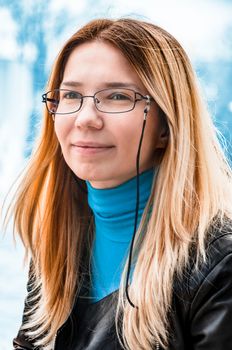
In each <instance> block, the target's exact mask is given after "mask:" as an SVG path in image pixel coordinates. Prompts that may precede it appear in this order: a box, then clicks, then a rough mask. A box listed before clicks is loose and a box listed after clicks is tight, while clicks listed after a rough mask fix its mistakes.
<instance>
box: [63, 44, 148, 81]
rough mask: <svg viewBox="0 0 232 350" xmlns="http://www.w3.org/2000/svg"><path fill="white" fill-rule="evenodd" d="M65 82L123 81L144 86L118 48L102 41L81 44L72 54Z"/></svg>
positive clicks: (67, 66) (66, 68) (68, 62)
mask: <svg viewBox="0 0 232 350" xmlns="http://www.w3.org/2000/svg"><path fill="white" fill-rule="evenodd" d="M64 81H76V82H78V83H80V84H86V85H87V84H89V85H91V84H95V85H101V84H102V83H104V82H105V83H110V82H112V81H115V82H117V81H122V82H126V83H131V84H134V85H135V84H136V85H138V86H140V87H142V86H143V85H142V83H141V81H140V78H139V77H138V75H137V73H136V72H135V70H134V68H133V67H132V65H131V64H130V62H129V61H128V60H127V58H126V57H125V56H124V55H123V53H122V52H121V51H120V50H119V49H118V48H117V47H116V46H114V45H112V44H110V43H107V42H102V41H92V42H87V43H84V44H81V45H79V46H78V47H76V48H75V49H74V50H73V51H72V52H71V54H70V56H69V58H68V60H67V63H66V65H65V69H64V75H63V82H64Z"/></svg>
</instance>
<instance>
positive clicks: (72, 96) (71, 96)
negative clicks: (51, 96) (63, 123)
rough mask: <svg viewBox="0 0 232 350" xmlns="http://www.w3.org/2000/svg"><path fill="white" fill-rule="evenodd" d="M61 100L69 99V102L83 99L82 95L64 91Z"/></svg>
mask: <svg viewBox="0 0 232 350" xmlns="http://www.w3.org/2000/svg"><path fill="white" fill-rule="evenodd" d="M61 98H62V99H67V100H73V99H74V100H76V99H81V98H82V95H81V94H80V93H79V92H76V91H62V92H61Z"/></svg>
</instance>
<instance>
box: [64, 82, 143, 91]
mask: <svg viewBox="0 0 232 350" xmlns="http://www.w3.org/2000/svg"><path fill="white" fill-rule="evenodd" d="M61 85H62V86H67V87H81V86H83V85H84V84H83V83H81V82H79V81H73V80H70V81H63V82H62V83H61ZM101 85H102V86H103V88H104V87H105V88H120V87H121V88H122V87H124V88H134V89H135V90H141V88H140V87H139V86H138V85H136V84H134V83H130V82H128V83H126V82H120V81H112V82H104V83H102V84H101Z"/></svg>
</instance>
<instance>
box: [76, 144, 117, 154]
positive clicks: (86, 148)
mask: <svg viewBox="0 0 232 350" xmlns="http://www.w3.org/2000/svg"><path fill="white" fill-rule="evenodd" d="M71 145H72V147H73V149H74V150H75V151H76V152H78V153H80V154H84V155H88V154H90V155H91V154H96V153H101V152H105V151H109V150H110V149H112V148H114V146H113V145H108V144H102V143H98V142H92V141H78V142H74V143H72V144H71Z"/></svg>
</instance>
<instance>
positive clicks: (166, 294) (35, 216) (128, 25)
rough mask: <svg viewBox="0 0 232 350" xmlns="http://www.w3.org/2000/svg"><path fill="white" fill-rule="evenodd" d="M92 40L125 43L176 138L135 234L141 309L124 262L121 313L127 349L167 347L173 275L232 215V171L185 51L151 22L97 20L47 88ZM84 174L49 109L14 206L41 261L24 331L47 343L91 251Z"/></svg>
mask: <svg viewBox="0 0 232 350" xmlns="http://www.w3.org/2000/svg"><path fill="white" fill-rule="evenodd" d="M91 40H102V41H107V42H108V43H111V44H112V45H115V46H116V47H118V48H119V50H120V51H121V52H122V53H123V54H124V55H125V57H126V58H127V59H128V61H129V62H130V63H131V65H132V67H133V68H134V69H135V71H136V72H137V74H138V76H139V77H140V79H141V81H142V83H143V84H144V85H145V87H146V88H147V91H148V92H149V94H150V95H151V96H152V97H153V98H154V99H155V101H156V103H157V105H158V106H159V108H160V110H161V111H162V113H163V114H164V116H165V119H166V123H167V125H168V130H169V140H168V144H167V147H166V150H165V152H164V154H163V157H162V160H161V162H160V165H159V170H158V174H157V177H156V181H155V183H154V184H153V189H152V193H151V195H150V198H149V201H148V203H147V206H146V208H145V211H144V214H143V218H142V221H141V224H140V227H139V229H138V232H137V235H136V237H137V240H136V245H135V251H136V254H135V256H136V259H134V260H135V261H134V264H135V267H134V273H133V279H132V282H131V284H130V287H129V289H130V295H131V298H132V300H133V303H134V304H135V305H136V306H137V307H138V308H133V307H131V306H130V305H129V304H128V301H127V300H126V299H125V295H124V290H125V277H126V276H125V271H126V267H127V266H125V269H124V273H123V276H122V280H121V285H120V291H119V298H118V307H117V314H116V324H117V332H118V335H119V337H120V341H121V342H122V343H123V346H124V348H125V349H130V350H132V349H146V350H149V349H152V348H153V347H154V343H157V344H158V343H159V344H160V345H161V346H162V347H164V348H165V349H166V348H167V347H168V336H169V329H168V326H169V322H168V313H169V311H170V308H171V303H172V287H173V279H174V276H178V275H179V276H181V272H182V271H183V269H184V267H185V266H186V264H187V262H188V260H189V254H190V253H189V250H190V247H191V245H192V244H193V243H194V244H195V247H196V254H197V255H196V261H198V260H199V258H203V259H204V258H205V237H206V234H207V230H208V228H209V225H210V224H212V222H213V220H214V218H215V217H217V218H218V219H219V220H220V219H221V220H223V218H224V217H225V216H228V217H231V212H232V208H231V169H230V167H229V165H228V163H227V161H226V158H225V156H224V154H223V152H222V149H221V147H220V144H219V142H218V140H217V136H216V130H215V128H214V126H213V123H212V121H211V119H210V117H209V115H208V113H207V110H206V108H205V106H204V104H203V102H202V100H201V97H200V93H199V88H198V87H197V83H196V78H195V75H194V72H193V70H192V67H191V64H190V62H189V59H188V57H187V55H186V53H185V52H184V50H183V48H182V47H181V46H180V44H179V43H178V42H177V40H176V39H175V38H173V37H172V36H171V35H170V34H169V33H167V32H166V31H165V30H163V29H161V28H159V27H157V26H155V25H153V24H151V23H146V22H143V21H139V20H134V19H118V20H109V19H98V20H94V21H91V22H90V23H88V24H87V25H85V26H84V27H83V28H81V29H80V30H79V31H77V32H76V33H75V34H74V35H73V36H72V37H71V38H70V39H69V40H68V42H67V43H66V44H65V46H64V47H63V49H62V50H61V52H60V54H59V55H58V57H57V60H56V62H55V64H54V68H53V71H52V74H51V78H50V81H49V86H48V89H49V90H50V89H54V88H59V86H60V83H61V81H62V75H63V72H64V67H65V64H66V62H67V59H68V57H69V55H70V53H71V52H72V50H73V49H74V48H75V47H76V46H78V45H80V44H81V43H84V42H86V41H91ZM76 181H79V182H80V184H81V186H82V187H85V182H84V181H82V180H75V177H74V176H73V174H72V172H71V170H70V169H69V167H68V166H67V164H66V163H65V161H64V158H63V155H62V153H61V148H60V146H59V143H58V140H57V138H56V135H55V132H54V125H53V121H52V118H51V116H50V115H49V114H48V112H47V111H45V112H44V122H43V127H42V133H41V136H40V139H39V142H38V145H37V148H36V151H35V152H34V154H33V155H32V158H31V161H30V164H29V166H28V169H27V171H26V173H25V176H24V179H23V181H22V182H21V185H20V187H19V190H18V192H17V196H16V201H15V204H14V207H13V209H14V215H15V227H16V231H17V232H18V233H19V235H20V236H21V239H22V241H23V243H24V245H25V248H26V251H27V252H29V253H30V254H31V255H32V261H33V276H34V284H33V288H34V290H35V291H36V296H33V298H34V299H35V301H36V302H35V306H34V309H33V312H30V314H29V315H28V322H27V323H26V325H25V326H24V328H26V329H27V334H28V336H30V337H31V338H32V339H34V338H36V339H37V341H36V342H35V345H44V346H45V345H46V344H48V343H49V342H50V341H51V340H52V339H53V338H54V336H55V333H56V331H57V329H58V328H59V327H60V326H61V325H62V323H63V322H64V321H65V320H66V319H67V317H68V315H69V313H70V311H71V309H72V304H73V302H74V299H75V293H76V290H77V289H78V284H79V283H80V278H81V273H82V268H83V259H84V256H85V255H86V252H89V251H90V248H91V240H92V238H91V237H92V230H91V213H90V210H89V207H88V204H87V196H86V194H85V193H84V192H83V191H81V190H80V187H79V186H78V185H77V183H76ZM148 213H149V215H148ZM88 230H89V235H86V231H88ZM144 230H146V234H145V235H142V232H143V231H144ZM86 237H87V238H86ZM141 237H143V239H142V238H141ZM34 294H35V292H34ZM34 294H33V295H34Z"/></svg>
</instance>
